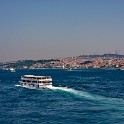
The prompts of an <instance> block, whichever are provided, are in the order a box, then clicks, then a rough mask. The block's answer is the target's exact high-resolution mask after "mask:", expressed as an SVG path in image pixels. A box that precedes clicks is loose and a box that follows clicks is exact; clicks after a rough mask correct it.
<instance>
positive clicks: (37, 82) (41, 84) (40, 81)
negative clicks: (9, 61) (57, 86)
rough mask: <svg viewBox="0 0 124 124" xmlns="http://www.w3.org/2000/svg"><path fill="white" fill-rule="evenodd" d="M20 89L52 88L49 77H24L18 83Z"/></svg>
mask: <svg viewBox="0 0 124 124" xmlns="http://www.w3.org/2000/svg"><path fill="white" fill-rule="evenodd" d="M19 82H20V85H21V86H22V87H26V88H43V89H49V87H51V86H52V78H51V76H35V75H24V76H22V77H21V80H20V81H19Z"/></svg>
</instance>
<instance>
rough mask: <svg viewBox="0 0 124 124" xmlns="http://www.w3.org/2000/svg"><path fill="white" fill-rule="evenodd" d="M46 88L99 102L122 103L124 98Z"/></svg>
mask: <svg viewBox="0 0 124 124" xmlns="http://www.w3.org/2000/svg"><path fill="white" fill-rule="evenodd" d="M15 86H17V87H21V85H15ZM24 88H29V89H33V88H30V87H24ZM47 88H48V89H51V90H60V91H64V92H68V93H71V94H73V95H75V96H78V97H82V98H85V99H88V100H94V101H99V102H102V103H115V104H120V103H122V104H124V100H123V99H119V98H107V97H104V96H99V95H95V94H90V93H88V92H85V91H78V90H74V89H72V88H68V87H55V86H47ZM35 89H36V88H35Z"/></svg>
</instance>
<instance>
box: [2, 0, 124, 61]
mask: <svg viewBox="0 0 124 124" xmlns="http://www.w3.org/2000/svg"><path fill="white" fill-rule="evenodd" d="M123 46H124V1H123V0H20V1H17V0H11V1H10V0H1V1H0V62H1V61H16V60H24V59H49V58H60V57H68V56H78V55H82V54H103V53H115V52H117V51H118V52H119V53H120V54H124V49H123Z"/></svg>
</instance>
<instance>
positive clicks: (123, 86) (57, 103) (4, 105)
mask: <svg viewBox="0 0 124 124" xmlns="http://www.w3.org/2000/svg"><path fill="white" fill-rule="evenodd" d="M25 74H33V75H51V76H52V78H53V87H52V88H51V89H49V90H37V89H26V88H22V87H19V86H18V84H19V82H18V81H19V80H20V77H21V76H22V75H25ZM35 123H36V124H40V123H41V124H66V123H69V124H124V71H122V70H100V69H99V70H96V69H82V70H72V71H65V70H58V69H44V70H43V69H41V70H16V72H13V73H12V72H9V71H3V70H0V124H35Z"/></svg>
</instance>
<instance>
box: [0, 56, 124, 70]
mask: <svg viewBox="0 0 124 124" xmlns="http://www.w3.org/2000/svg"><path fill="white" fill-rule="evenodd" d="M0 68H1V69H9V68H16V69H38V68H62V69H77V68H117V69H124V55H118V54H104V55H80V56H77V57H67V58H57V59H48V60H19V61H14V62H4V63H0Z"/></svg>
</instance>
